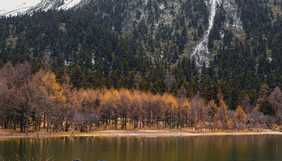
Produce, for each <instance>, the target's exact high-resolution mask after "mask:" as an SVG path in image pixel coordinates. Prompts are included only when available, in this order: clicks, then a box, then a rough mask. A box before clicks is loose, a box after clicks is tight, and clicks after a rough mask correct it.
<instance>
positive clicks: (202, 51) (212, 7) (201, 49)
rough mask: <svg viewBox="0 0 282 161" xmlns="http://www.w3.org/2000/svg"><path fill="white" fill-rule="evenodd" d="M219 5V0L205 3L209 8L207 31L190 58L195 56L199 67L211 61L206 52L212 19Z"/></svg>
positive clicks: (207, 51)
mask: <svg viewBox="0 0 282 161" xmlns="http://www.w3.org/2000/svg"><path fill="white" fill-rule="evenodd" d="M220 4H221V0H208V2H207V6H208V7H209V11H210V17H209V26H208V30H207V31H206V32H205V34H204V37H203V40H202V41H201V42H200V43H199V44H198V45H197V46H196V48H195V50H194V52H193V53H192V55H191V56H195V59H196V62H197V65H200V64H202V63H203V62H206V63H208V61H209V60H210V59H211V56H210V54H209V50H208V38H209V35H210V31H211V29H212V27H213V24H214V17H215V14H216V10H217V5H220Z"/></svg>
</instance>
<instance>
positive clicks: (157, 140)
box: [0, 135, 282, 161]
mask: <svg viewBox="0 0 282 161" xmlns="http://www.w3.org/2000/svg"><path fill="white" fill-rule="evenodd" d="M0 154H1V155H2V156H3V158H4V159H5V160H11V161H12V160H15V156H16V154H18V155H19V157H21V158H24V156H26V157H32V158H46V156H47V155H52V156H53V157H52V160H56V161H72V160H73V159H76V158H79V159H81V160H82V161H98V160H99V159H105V160H107V161H199V160H200V161H229V160H230V161H282V136H281V135H280V136H279V135H264V136H191V137H190V136H185V137H151V138H149V137H61V138H40V139H11V140H0ZM36 156H37V157H36ZM0 160H1V159H0Z"/></svg>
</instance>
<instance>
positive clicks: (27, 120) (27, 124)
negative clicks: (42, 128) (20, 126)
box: [25, 119, 28, 135]
mask: <svg viewBox="0 0 282 161" xmlns="http://www.w3.org/2000/svg"><path fill="white" fill-rule="evenodd" d="M25 134H26V135H28V119H26V133H25Z"/></svg>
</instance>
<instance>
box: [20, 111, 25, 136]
mask: <svg viewBox="0 0 282 161" xmlns="http://www.w3.org/2000/svg"><path fill="white" fill-rule="evenodd" d="M23 121H24V116H23V114H22V115H21V118H20V128H21V132H23V129H24V126H23V124H24V123H23Z"/></svg>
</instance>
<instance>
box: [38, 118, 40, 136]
mask: <svg viewBox="0 0 282 161" xmlns="http://www.w3.org/2000/svg"><path fill="white" fill-rule="evenodd" d="M39 131H40V118H39V119H38V125H37V137H39Z"/></svg>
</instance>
